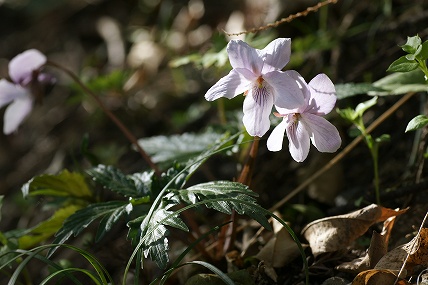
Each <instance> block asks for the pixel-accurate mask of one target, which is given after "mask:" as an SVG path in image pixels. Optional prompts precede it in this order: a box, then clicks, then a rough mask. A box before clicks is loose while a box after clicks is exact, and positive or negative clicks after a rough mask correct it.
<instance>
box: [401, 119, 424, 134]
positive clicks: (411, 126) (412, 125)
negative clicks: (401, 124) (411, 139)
mask: <svg viewBox="0 0 428 285" xmlns="http://www.w3.org/2000/svg"><path fill="white" fill-rule="evenodd" d="M427 124H428V117H427V116H425V115H418V116H416V117H414V118H413V119H411V120H410V122H409V123H408V124H407V127H406V131H405V132H406V133H407V132H410V131H415V130H417V129H421V128H423V127H425V126H426V125H427Z"/></svg>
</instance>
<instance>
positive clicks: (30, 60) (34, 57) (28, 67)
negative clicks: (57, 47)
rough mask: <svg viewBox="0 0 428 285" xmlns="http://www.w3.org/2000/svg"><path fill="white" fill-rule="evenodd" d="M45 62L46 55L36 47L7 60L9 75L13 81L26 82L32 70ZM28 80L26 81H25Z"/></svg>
mask: <svg viewBox="0 0 428 285" xmlns="http://www.w3.org/2000/svg"><path fill="white" fill-rule="evenodd" d="M45 63H46V56H45V55H44V54H42V53H41V52H40V51H38V50H36V49H30V50H27V51H24V52H23V53H20V54H18V55H17V56H15V57H14V58H13V59H12V60H11V61H10V62H9V75H10V78H11V79H12V80H13V82H15V83H18V84H21V83H24V84H26V83H28V82H29V80H30V79H31V76H32V72H33V71H34V70H37V69H39V68H40V67H42V66H43V65H44V64H45ZM25 81H28V82H25Z"/></svg>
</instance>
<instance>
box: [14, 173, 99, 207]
mask: <svg viewBox="0 0 428 285" xmlns="http://www.w3.org/2000/svg"><path fill="white" fill-rule="evenodd" d="M21 191H22V193H23V195H24V197H26V196H28V195H31V196H36V195H49V196H57V197H67V196H68V197H73V198H83V199H87V200H89V198H91V197H92V192H91V191H90V190H89V187H88V185H87V184H86V181H85V178H84V177H83V175H82V174H80V173H76V172H69V171H68V170H63V171H62V172H61V173H60V174H58V175H50V174H44V175H40V176H36V177H34V178H32V179H31V180H30V181H28V182H27V183H26V184H24V186H22V188H21Z"/></svg>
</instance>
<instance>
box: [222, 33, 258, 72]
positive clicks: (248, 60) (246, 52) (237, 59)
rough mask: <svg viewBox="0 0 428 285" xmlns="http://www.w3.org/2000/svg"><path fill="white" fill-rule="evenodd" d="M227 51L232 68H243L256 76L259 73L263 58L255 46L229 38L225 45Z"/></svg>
mask: <svg viewBox="0 0 428 285" xmlns="http://www.w3.org/2000/svg"><path fill="white" fill-rule="evenodd" d="M227 53H228V55H229V61H230V65H232V67H233V68H245V69H248V70H250V71H251V72H252V73H254V74H255V75H257V76H260V75H261V71H262V68H263V59H262V58H261V57H260V56H259V54H258V53H257V51H256V49H255V48H252V47H250V46H249V45H248V44H247V43H245V42H243V41H241V40H231V41H230V42H229V44H228V45H227Z"/></svg>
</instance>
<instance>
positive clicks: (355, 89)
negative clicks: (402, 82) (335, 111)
mask: <svg viewBox="0 0 428 285" xmlns="http://www.w3.org/2000/svg"><path fill="white" fill-rule="evenodd" d="M334 87H335V88H336V96H337V99H339V100H340V99H344V98H348V97H352V96H355V95H359V94H368V93H370V92H378V91H382V90H383V89H381V88H378V87H376V86H374V84H372V83H345V84H335V85H334Z"/></svg>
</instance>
